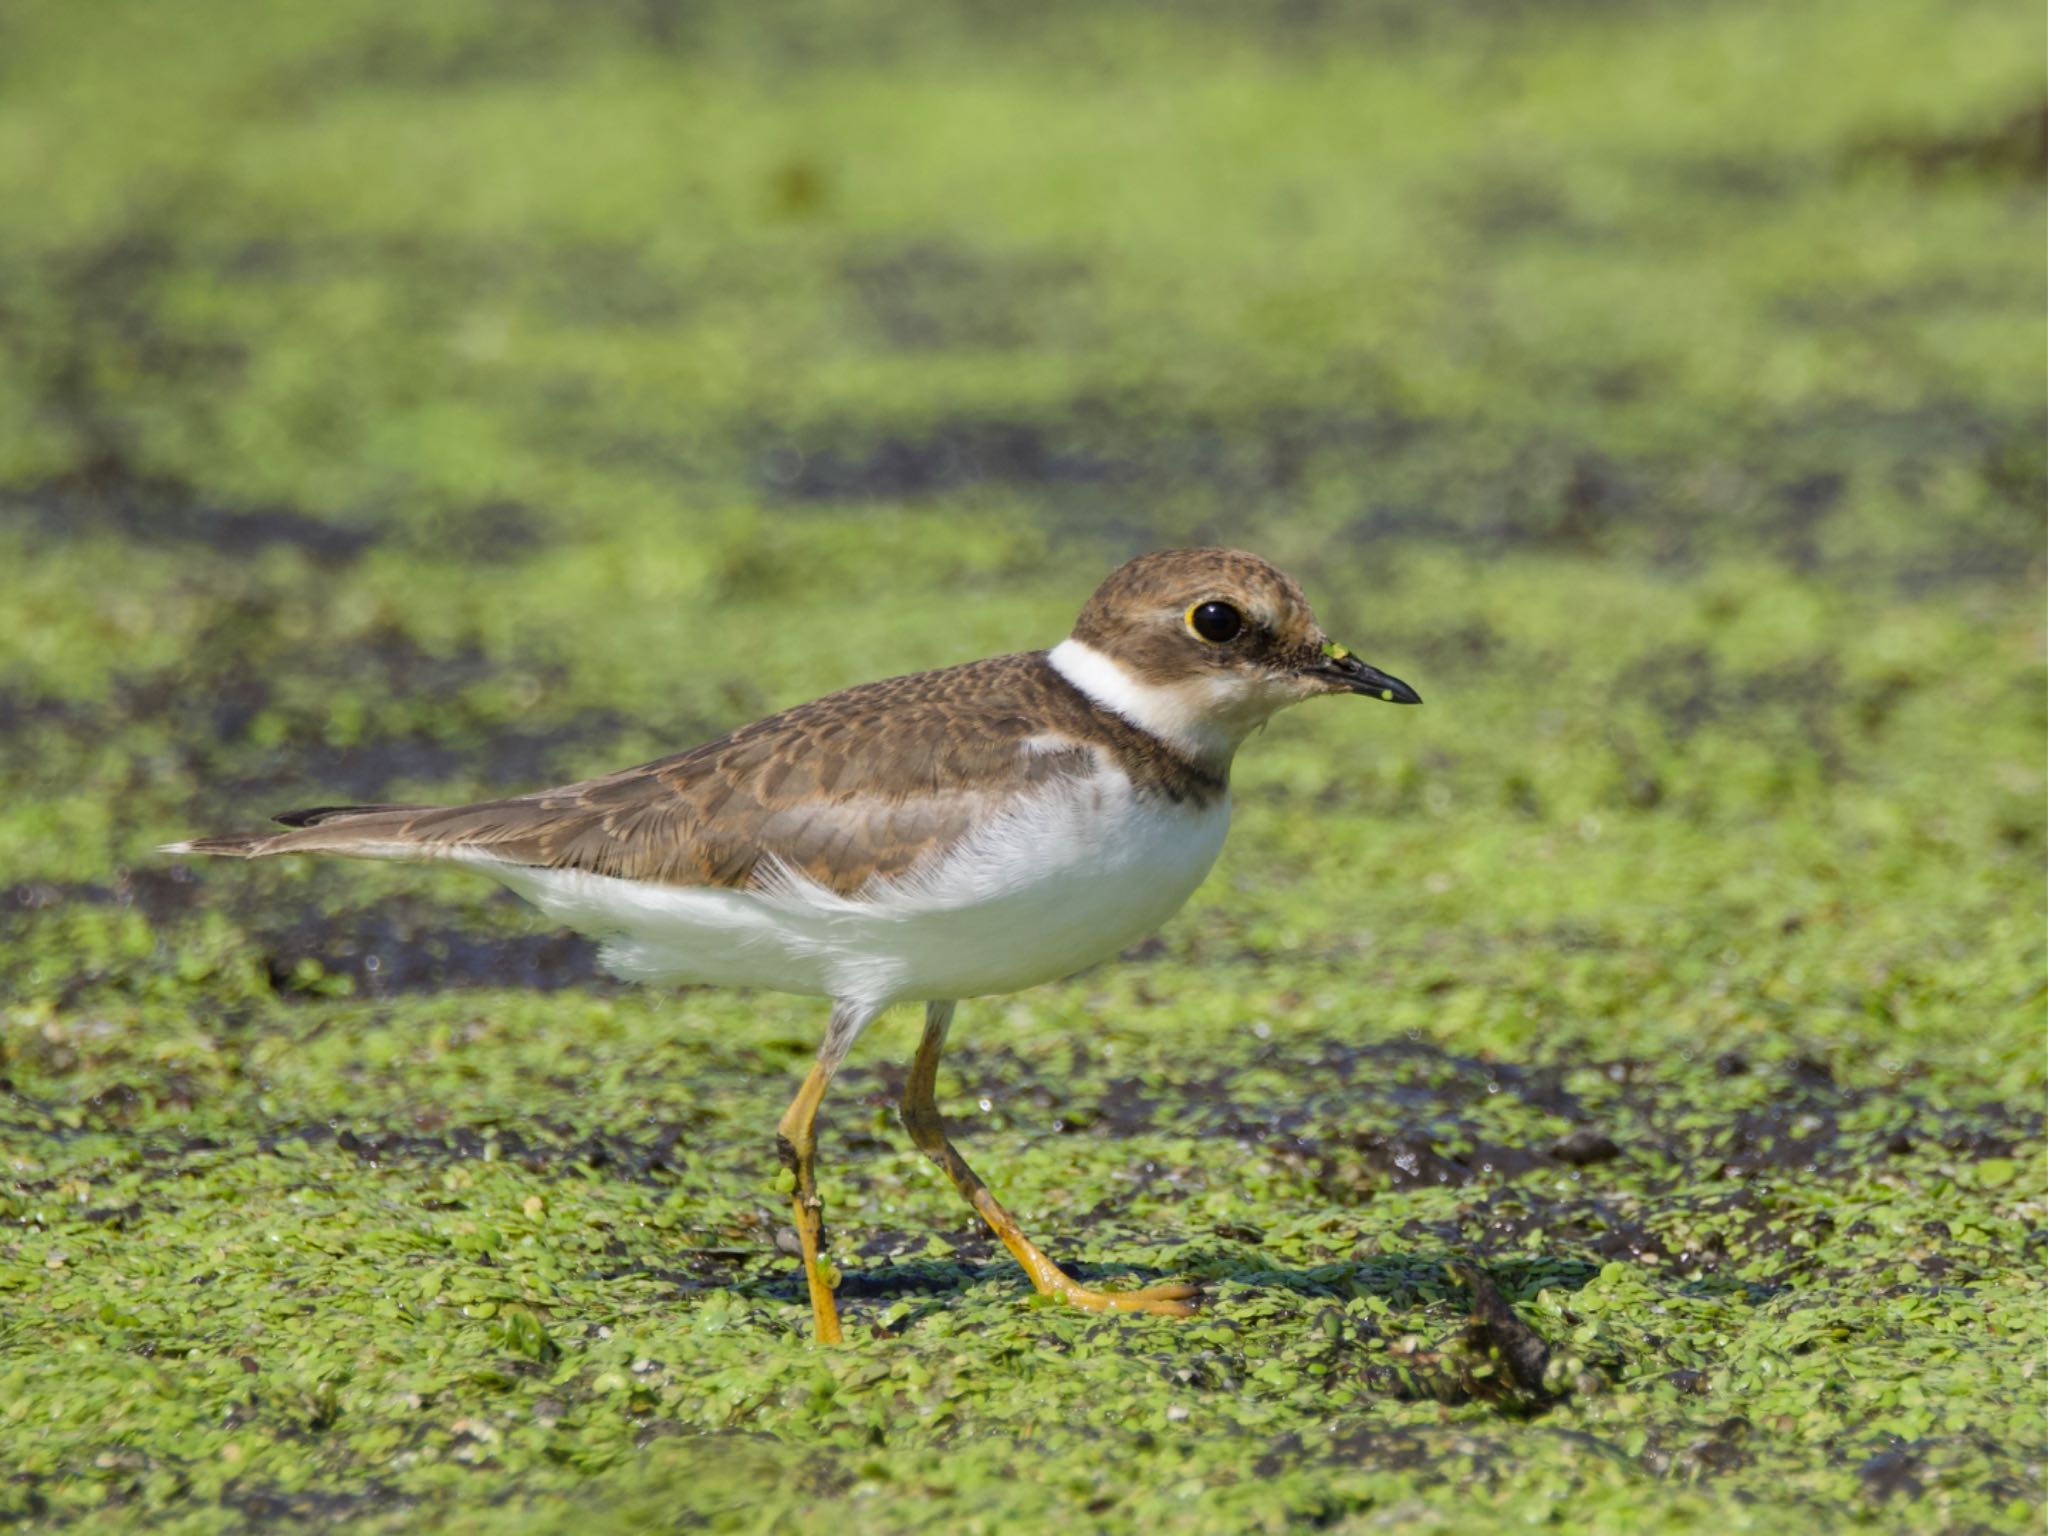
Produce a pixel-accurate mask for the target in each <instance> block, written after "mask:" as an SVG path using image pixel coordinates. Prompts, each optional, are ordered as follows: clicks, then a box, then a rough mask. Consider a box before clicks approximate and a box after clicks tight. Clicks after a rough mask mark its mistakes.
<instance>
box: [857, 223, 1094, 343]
mask: <svg viewBox="0 0 2048 1536" xmlns="http://www.w3.org/2000/svg"><path fill="white" fill-rule="evenodd" d="M843 276H844V279H845V282H846V284H847V287H848V288H849V289H850V290H851V292H852V295H853V297H854V300H855V302H856V304H857V306H858V308H859V310H860V312H861V313H862V314H863V316H864V317H865V318H866V320H867V322H868V324H869V326H870V327H871V328H872V329H873V331H874V332H875V335H876V339H877V340H879V341H880V342H881V343H882V344H883V345H884V346H886V347H889V348H891V349H893V350H896V351H902V352H925V351H948V350H975V349H986V350H1003V349H1011V348H1017V347H1022V346H1025V345H1028V344H1033V343H1037V344H1041V345H1042V344H1044V342H1045V341H1046V340H1047V338H1048V336H1049V335H1056V334H1058V333H1060V332H1062V331H1071V332H1075V333H1076V335H1077V339H1078V333H1079V331H1080V330H1081V329H1082V328H1083V327H1084V326H1085V325H1086V324H1087V323H1088V319H1089V314H1088V310H1087V307H1086V299H1087V295H1088V276H1089V274H1088V268H1087V266H1086V265H1085V264H1084V263H1082V262H1078V261H1071V260H1056V259H1049V258H1041V257H1031V256H1024V255H1018V254H1014V253H1009V252H992V251H977V250H973V249H970V248H967V247H964V246H960V245H954V244H949V243H944V242H940V241H931V240H927V241H921V242H918V243H916V244H913V245H908V246H905V247H903V248H902V249H900V250H897V251H893V252H890V253H888V254H886V255H881V256H869V257H863V258H860V259H857V260H854V261H850V262H848V263H847V264H846V265H845V267H844V268H843Z"/></svg>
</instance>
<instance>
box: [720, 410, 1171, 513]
mask: <svg viewBox="0 0 2048 1536" xmlns="http://www.w3.org/2000/svg"><path fill="white" fill-rule="evenodd" d="M755 463H756V467H757V476H758V479H759V482H760V485H761V489H762V491H763V492H764V493H765V494H768V495H771V496H778V497H782V498H785V499H788V500H792V501H904V500H916V499H920V498H924V497H929V496H935V495H938V494H940V493H943V492H948V491H957V490H961V489H963V488H965V487H968V486H974V485H992V486H1003V487H1025V488H1045V487H1053V486H1099V485H1104V484H1110V483H1114V482H1118V481H1122V480H1125V479H1128V478H1129V477H1130V476H1131V475H1132V474H1134V473H1135V469H1134V466H1132V465H1130V464H1128V463H1125V462H1122V461H1120V460H1118V459H1117V458H1115V457H1113V456H1111V455H1110V454H1107V453H1105V452H1104V451H1103V450H1102V449H1101V448H1100V447H1099V446H1097V445H1094V444H1091V443H1088V442H1086V441H1084V440H1082V439H1081V438H1079V437H1078V436H1075V435H1073V434H1069V433H1064V432H1060V431H1058V430H1056V429H1053V428H1049V427H1047V426H1044V425H1041V424H1039V423H1036V422H1028V421H1004V420H997V419H988V418H972V417H969V418H959V419H955V420H950V421H939V422H934V423H930V424H928V425H924V426H921V427H917V428H911V429H906V430H903V431H900V432H887V431H885V432H881V433H878V434H866V433H862V434H856V433H854V432H852V431H848V430H837V431H835V430H830V429H828V430H826V431H824V432H821V433H818V434H816V435H814V436H810V437H808V438H806V439H805V440H804V441H801V442H799V441H795V440H792V439H787V438H782V439H779V440H777V439H771V440H769V441H768V442H767V443H765V444H764V446H762V447H761V448H760V449H759V450H758V451H757V453H756V455H755Z"/></svg>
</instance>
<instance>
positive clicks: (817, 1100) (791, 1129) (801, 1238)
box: [776, 1005, 874, 1344]
mask: <svg viewBox="0 0 2048 1536" xmlns="http://www.w3.org/2000/svg"><path fill="white" fill-rule="evenodd" d="M873 1017H874V1013H873V1011H871V1010H855V1009H851V1008H847V1007H845V1006H843V1005H840V1006H835V1007H834V1008H833V1010H832V1023H831V1025H830V1026H829V1027H828V1028H827V1029H826V1031H825V1043H824V1045H823V1046H821V1047H820V1048H819V1050H818V1059H817V1061H816V1062H814V1063H813V1064H812V1066H811V1070H810V1072H809V1074H808V1075H807V1076H806V1077H805V1078H804V1085H803V1087H801V1088H799V1089H797V1091H796V1097H795V1098H793V1099H791V1100H790V1101H789V1108H788V1109H786V1110H784V1111H783V1113H782V1121H781V1123H780V1124H779V1125H778V1126H777V1127H776V1149H777V1150H778V1151H779V1152H780V1153H781V1154H782V1166H783V1167H785V1168H787V1169H788V1170H789V1171H790V1172H791V1173H792V1174H794V1175H795V1176H796V1187H795V1188H794V1189H793V1190H791V1192H790V1208H791V1212H792V1214H793V1215H794V1216H795V1218H796V1240H797V1244H798V1246H799V1247H800V1248H802V1250H803V1259H804V1281H805V1283H806V1284H807V1285H808V1286H809V1287H810V1292H811V1322H812V1325H813V1327H814V1329H815V1330H816V1333H817V1338H818V1342H819V1343H820V1344H837V1343H839V1342H841V1339H840V1333H839V1306H838V1303H837V1302H835V1301H834V1300H833V1298H832V1280H831V1273H830V1270H829V1269H828V1267H827V1265H826V1263H825V1257H824V1247H825V1204H824V1202H823V1201H822V1200H820V1199H819V1198H818V1182H817V1176H816V1173H815V1171H814V1169H813V1155H814V1154H815V1153H816V1151H817V1149H818V1138H817V1123H818V1106H819V1105H820V1104H822V1103H824V1101H825V1090H826V1089H827V1088H829V1087H830V1086H831V1085H832V1075H833V1074H834V1073H835V1072H837V1071H838V1070H839V1063H840V1062H842V1061H844V1060H845V1059H846V1053H847V1051H848V1050H849V1049H850V1048H851V1047H852V1045H853V1042H854V1037H855V1036H857V1035H858V1034H859V1033H860V1032H861V1030H862V1029H864V1028H866V1027H867V1024H868V1021H869V1020H870V1019H872V1018H873Z"/></svg>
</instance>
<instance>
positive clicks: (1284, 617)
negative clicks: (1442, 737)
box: [1073, 549, 1422, 758]
mask: <svg viewBox="0 0 2048 1536" xmlns="http://www.w3.org/2000/svg"><path fill="white" fill-rule="evenodd" d="M1073 638H1074V640H1075V641H1078V642H1080V643H1082V644H1083V645H1086V646H1087V647H1089V648H1090V649H1091V650H1093V651H1095V652H1097V653H1099V654H1100V655H1102V656H1103V657H1106V658H1107V659H1108V660H1109V661H1110V662H1112V663H1114V664H1115V666H1116V667H1117V668H1118V669H1119V670H1120V671H1121V672H1122V673H1123V674H1125V675H1126V676H1127V677H1128V678H1129V680H1130V683H1131V685H1132V688H1133V689H1134V690H1136V693H1137V696H1138V698H1139V699H1140V701H1141V707H1142V713H1143V714H1144V715H1145V716H1147V717H1148V718H1149V722H1151V723H1155V725H1157V724H1168V725H1170V726H1171V727H1172V731H1171V733H1172V734H1178V735H1179V736H1181V737H1183V738H1186V739H1188V740H1189V741H1191V742H1195V743H1198V744H1199V747H1200V752H1201V755H1203V756H1205V757H1214V756H1215V755H1216V754H1217V753H1218V752H1221V754H1222V755H1223V756H1224V757H1225V758H1227V757H1228V755H1229V753H1230V751H1232V750H1234V749H1235V748H1236V746H1237V744H1238V743H1239V742H1240V741H1242V740H1243V739H1244V737H1245V736H1246V735H1248V734H1249V733H1250V732H1252V731H1253V730H1256V729H1257V728H1258V727H1259V726H1261V725H1263V724H1264V723H1265V722H1266V721H1267V720H1269V719H1271V718H1272V716H1273V715H1274V714H1275V713H1276V712H1277V711H1279V710H1282V709H1284V708H1286V707H1287V706H1288V705H1290V704H1296V703H1299V702H1300V701H1301V700H1303V699H1307V698H1313V697H1314V696H1316V695H1317V694H1324V693H1355V694H1362V695H1364V696H1366V697H1368V698H1377V699H1383V700H1385V701H1386V702H1388V703H1390V704H1419V703H1421V702H1422V699H1421V697H1420V695H1418V694H1417V693H1416V692H1415V690H1414V689H1413V688H1410V687H1409V686H1408V685H1407V684H1406V683H1404V682H1402V681H1401V680H1400V679H1399V678H1395V677H1390V676H1388V675H1387V674H1386V673H1384V672H1382V671H1380V670H1379V669H1378V668H1377V667H1373V666H1370V665H1368V664H1367V663H1365V662H1363V661H1360V660H1359V659H1358V658H1357V657H1356V656H1354V655H1352V654H1351V652H1350V651H1349V650H1347V649H1346V648H1345V647H1344V646H1342V645H1339V644H1337V643H1336V642H1334V641H1333V640H1331V638H1330V637H1329V636H1328V635H1326V634H1325V633H1324V632H1323V629H1322V626H1321V625H1319V624H1318V623H1316V618H1315V614H1314V613H1313V612H1312V611H1311V610H1310V608H1309V605H1308V599H1307V598H1306V597H1304V596H1303V595H1302V591H1301V588H1300V587H1299V586H1297V585H1296V584H1295V583H1294V581H1293V580H1292V579H1290V578H1289V577H1288V576H1287V575H1286V574H1285V573H1283V572H1282V571H1280V570H1278V569H1277V568H1276V567H1274V566H1272V565H1270V564H1268V563H1267V562H1266V561H1264V560H1261V559H1260V558H1259V557H1258V556H1256V555H1248V554H1245V553H1243V552H1241V551H1238V550H1227V549H1183V550H1166V551H1163V552H1161V553H1159V554H1153V555H1143V556H1140V557H1139V558H1138V559H1136V560H1133V561H1131V562H1130V563H1129V564H1127V565H1124V566H1122V567H1120V568H1119V569H1117V570H1116V571H1113V572H1111V573H1110V576H1109V578H1108V579H1107V580H1106V581H1104V582H1103V584H1102V586H1101V587H1100V588H1098V589H1097V590H1096V593H1095V596H1094V597H1092V598H1091V599H1089V602H1088V606H1087V607H1086V608H1084V609H1083V610H1082V612H1081V617H1080V619H1079V620H1078V621H1077V622H1076V623H1075V626H1074V635H1073ZM1134 717H1135V716H1134ZM1161 733H1162V734H1169V732H1167V731H1164V730H1162V732H1161Z"/></svg>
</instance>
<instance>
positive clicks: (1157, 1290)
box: [1047, 1280, 1201, 1317]
mask: <svg viewBox="0 0 2048 1536" xmlns="http://www.w3.org/2000/svg"><path fill="white" fill-rule="evenodd" d="M1047 1294H1048V1295H1052V1296H1057V1297H1058V1298H1059V1299H1060V1300H1061V1301H1064V1302H1066V1303H1067V1304H1068V1305H1069V1306H1073V1307H1082V1308H1085V1309H1086V1310H1087V1311H1090V1312H1144V1313H1148V1314H1149V1315H1151V1316H1153V1317H1193V1316H1194V1315H1195V1309H1194V1308H1193V1307H1192V1306H1190V1305H1189V1303H1190V1302H1191V1301H1192V1300H1193V1298H1195V1297H1196V1296H1199V1295H1200V1294H1201V1290H1200V1288H1199V1287H1197V1286H1193V1285H1187V1284H1184V1283H1181V1282H1178V1281H1176V1282H1173V1283H1171V1284H1167V1285H1147V1286H1143V1287H1140V1288H1139V1289H1136V1290H1130V1291H1098V1290H1094V1289H1091V1288H1090V1287H1088V1286H1085V1285H1079V1284H1076V1283H1075V1282H1074V1281H1072V1280H1068V1281H1067V1283H1066V1284H1065V1285H1055V1286H1053V1287H1051V1288H1050V1289H1049V1290H1048V1292H1047Z"/></svg>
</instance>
